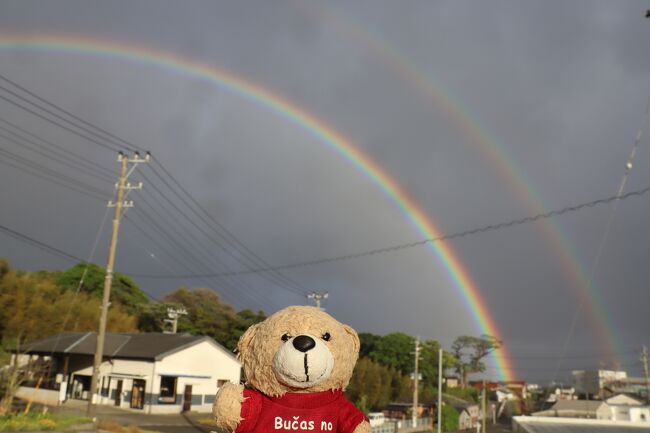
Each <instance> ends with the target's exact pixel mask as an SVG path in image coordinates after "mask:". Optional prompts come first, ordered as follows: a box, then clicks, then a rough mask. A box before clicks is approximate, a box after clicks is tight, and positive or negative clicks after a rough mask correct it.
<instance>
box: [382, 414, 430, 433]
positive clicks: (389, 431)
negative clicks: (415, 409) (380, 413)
mask: <svg viewBox="0 0 650 433" xmlns="http://www.w3.org/2000/svg"><path fill="white" fill-rule="evenodd" d="M432 421H433V420H432V419H431V418H418V419H417V421H416V425H415V426H413V421H412V420H410V419H408V420H399V421H386V422H384V423H383V424H382V425H380V426H376V427H372V433H411V432H420V431H425V430H431V425H432Z"/></svg>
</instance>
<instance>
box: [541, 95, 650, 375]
mask: <svg viewBox="0 0 650 433" xmlns="http://www.w3.org/2000/svg"><path fill="white" fill-rule="evenodd" d="M649 114H650V97H648V102H647V103H646V106H645V110H644V111H643V114H642V117H641V125H640V126H639V128H638V130H637V134H636V137H635V139H634V143H633V144H632V149H631V151H630V153H629V156H628V159H627V163H626V164H625V172H624V173H623V178H622V179H621V182H620V184H619V187H618V190H617V192H616V195H615V196H614V199H613V200H612V201H611V203H612V205H611V208H610V211H609V215H608V218H607V222H606V224H605V228H604V230H603V234H602V236H601V238H600V241H599V242H598V247H597V249H596V253H595V254H594V256H593V258H592V262H591V266H590V268H589V273H588V274H587V278H586V282H587V287H592V285H593V283H594V278H595V275H596V270H597V269H598V266H599V264H600V260H601V257H602V255H603V252H604V251H605V246H606V244H607V241H608V239H609V233H610V231H611V229H612V225H613V223H614V219H615V218H616V213H617V211H618V205H619V203H620V202H621V198H622V197H624V195H623V191H624V190H625V186H626V185H627V180H628V178H629V176H630V173H631V172H632V168H633V166H634V158H635V156H636V152H637V149H638V148H639V144H640V142H641V137H642V136H643V130H644V127H645V124H646V122H647V121H648V115H649ZM586 300H587V293H586V292H583V293H582V294H581V296H580V300H579V301H578V306H577V307H576V310H575V312H574V314H573V317H572V319H571V324H570V326H569V330H568V332H567V335H566V338H565V339H564V343H563V345H562V353H563V354H566V352H567V351H568V349H569V343H570V341H571V339H572V338H573V334H574V333H575V329H576V326H577V323H578V318H579V317H580V313H581V312H582V308H583V307H584V304H585V302H586ZM561 365H562V359H560V360H558V363H557V369H558V370H559V367H560V366H561ZM556 376H557V372H555V373H554V374H553V378H554V379H555V377H556Z"/></svg>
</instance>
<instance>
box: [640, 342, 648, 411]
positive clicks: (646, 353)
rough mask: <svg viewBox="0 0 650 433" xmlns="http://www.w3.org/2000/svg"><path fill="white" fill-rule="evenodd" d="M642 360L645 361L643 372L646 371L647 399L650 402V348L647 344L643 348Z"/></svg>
mask: <svg viewBox="0 0 650 433" xmlns="http://www.w3.org/2000/svg"><path fill="white" fill-rule="evenodd" d="M641 361H642V362H643V372H644V373H645V389H646V393H647V395H646V400H647V401H648V404H650V380H649V379H648V348H647V347H646V346H645V344H644V345H643V346H642V348H641Z"/></svg>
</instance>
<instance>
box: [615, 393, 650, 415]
mask: <svg viewBox="0 0 650 433" xmlns="http://www.w3.org/2000/svg"><path fill="white" fill-rule="evenodd" d="M606 402H607V405H609V408H610V410H611V413H612V418H611V419H612V421H632V422H648V421H649V420H650V408H649V407H648V406H645V405H644V404H643V402H641V401H639V400H637V399H635V398H632V397H630V396H629V395H625V394H619V395H617V396H614V397H611V398H608V399H607V400H606Z"/></svg>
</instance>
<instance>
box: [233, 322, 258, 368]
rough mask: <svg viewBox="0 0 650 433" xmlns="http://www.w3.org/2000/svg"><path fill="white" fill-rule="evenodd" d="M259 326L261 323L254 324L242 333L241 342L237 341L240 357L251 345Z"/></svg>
mask: <svg viewBox="0 0 650 433" xmlns="http://www.w3.org/2000/svg"><path fill="white" fill-rule="evenodd" d="M259 326H260V324H259V323H256V324H255V325H252V326H251V327H249V328H248V329H247V330H246V332H244V333H243V334H242V336H241V337H239V342H238V343H237V353H238V355H239V358H240V359H241V358H242V357H243V356H244V354H245V352H246V351H247V350H248V348H249V347H250V345H251V341H252V340H253V337H255V334H256V333H257V329H258V328H259Z"/></svg>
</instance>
